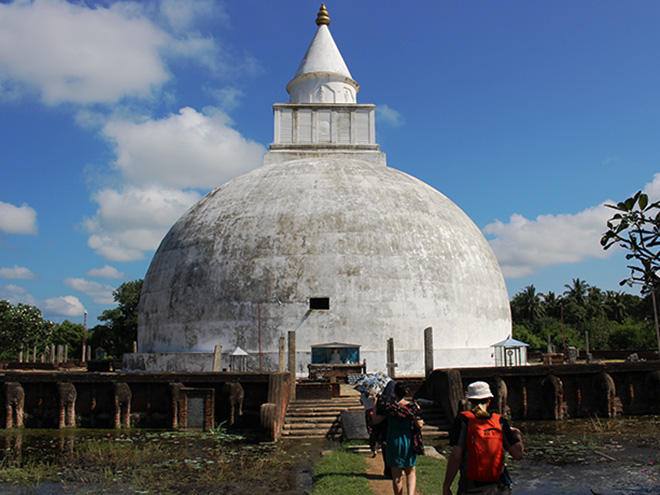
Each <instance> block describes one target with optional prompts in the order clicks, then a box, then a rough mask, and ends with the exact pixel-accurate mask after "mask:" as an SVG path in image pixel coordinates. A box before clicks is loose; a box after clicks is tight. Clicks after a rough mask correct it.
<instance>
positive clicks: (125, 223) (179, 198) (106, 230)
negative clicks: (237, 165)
mask: <svg viewBox="0 0 660 495" xmlns="http://www.w3.org/2000/svg"><path fill="white" fill-rule="evenodd" d="M200 197H201V196H200V194H199V193H197V192H195V191H180V190H176V189H166V188H161V187H158V186H150V187H147V188H145V189H140V188H138V187H133V186H130V187H126V188H124V189H123V190H121V191H117V190H114V189H104V190H101V191H99V192H98V193H96V194H95V195H94V200H95V201H96V202H97V203H98V204H99V209H98V210H97V212H96V215H95V216H94V218H93V219H90V220H88V221H87V222H86V227H87V229H88V230H89V231H90V232H91V233H92V234H93V235H92V236H90V238H89V240H88V243H87V244H88V246H89V247H91V248H92V249H94V250H96V251H97V253H98V254H100V255H101V256H103V257H104V258H106V259H109V260H112V261H133V260H138V259H142V258H144V254H143V252H142V251H145V250H154V249H156V248H157V247H158V244H159V243H160V241H161V239H162V238H163V236H164V235H165V234H166V233H167V231H168V230H169V228H170V227H171V226H172V224H173V223H174V222H175V221H176V220H178V219H179V217H180V216H181V215H182V214H183V213H184V212H185V211H186V210H187V209H188V208H189V207H190V206H191V205H193V204H194V203H195V202H197V201H198V200H199V199H200Z"/></svg>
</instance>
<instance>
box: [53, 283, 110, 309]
mask: <svg viewBox="0 0 660 495" xmlns="http://www.w3.org/2000/svg"><path fill="white" fill-rule="evenodd" d="M64 284H65V285H67V286H68V287H71V288H72V289H74V290H77V291H80V292H82V293H84V294H85V295H87V296H90V297H92V298H93V300H94V303H96V304H113V305H114V304H115V300H114V297H113V296H112V292H113V291H114V288H113V287H111V286H109V285H107V284H100V283H98V282H92V281H89V280H85V279H84V278H67V279H65V280H64Z"/></svg>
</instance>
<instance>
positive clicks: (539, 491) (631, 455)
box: [443, 417, 660, 495]
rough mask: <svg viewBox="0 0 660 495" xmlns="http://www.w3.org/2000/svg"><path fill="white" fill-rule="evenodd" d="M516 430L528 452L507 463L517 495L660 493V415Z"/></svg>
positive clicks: (520, 425)
mask: <svg viewBox="0 0 660 495" xmlns="http://www.w3.org/2000/svg"><path fill="white" fill-rule="evenodd" d="M515 426H517V427H518V428H520V429H521V430H522V432H523V438H524V441H525V449H526V452H525V458H524V459H523V460H522V461H519V462H516V461H513V460H509V461H508V462H507V465H508V466H509V472H510V474H511V477H512V479H513V481H514V490H513V493H515V494H516V495H547V494H601V495H615V494H616V495H626V494H630V495H633V494H634V495H639V494H660V418H659V417H644V418H616V419H611V420H603V419H587V420H567V421H561V422H516V423H515ZM443 447H445V448H446V445H443Z"/></svg>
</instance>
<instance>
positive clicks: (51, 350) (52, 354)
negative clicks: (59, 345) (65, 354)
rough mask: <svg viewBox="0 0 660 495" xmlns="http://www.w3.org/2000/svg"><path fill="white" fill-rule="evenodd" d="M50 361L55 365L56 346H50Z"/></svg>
mask: <svg viewBox="0 0 660 495" xmlns="http://www.w3.org/2000/svg"><path fill="white" fill-rule="evenodd" d="M48 361H49V362H50V363H53V364H55V344H50V353H49V354H48Z"/></svg>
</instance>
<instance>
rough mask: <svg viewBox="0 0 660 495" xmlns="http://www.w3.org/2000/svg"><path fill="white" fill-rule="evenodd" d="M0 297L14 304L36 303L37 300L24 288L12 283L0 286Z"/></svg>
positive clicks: (32, 304)
mask: <svg viewBox="0 0 660 495" xmlns="http://www.w3.org/2000/svg"><path fill="white" fill-rule="evenodd" d="M0 299H4V300H5V301H9V302H10V303H12V304H14V305H16V304H18V303H23V304H29V305H30V306H36V305H37V300H36V299H35V298H34V297H33V296H32V294H30V293H29V291H28V290H27V289H26V288H24V287H21V286H19V285H14V284H9V285H5V286H4V287H1V288H0Z"/></svg>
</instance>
